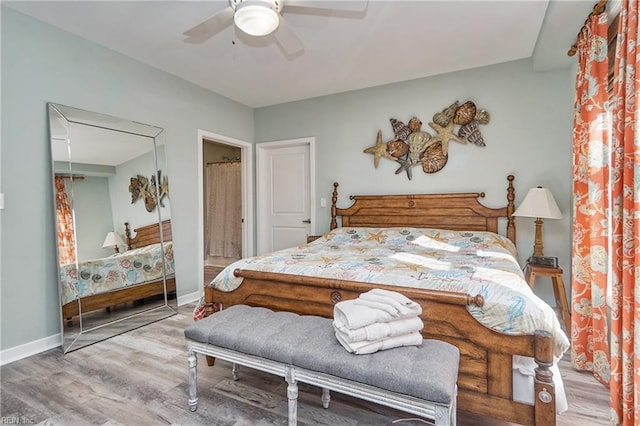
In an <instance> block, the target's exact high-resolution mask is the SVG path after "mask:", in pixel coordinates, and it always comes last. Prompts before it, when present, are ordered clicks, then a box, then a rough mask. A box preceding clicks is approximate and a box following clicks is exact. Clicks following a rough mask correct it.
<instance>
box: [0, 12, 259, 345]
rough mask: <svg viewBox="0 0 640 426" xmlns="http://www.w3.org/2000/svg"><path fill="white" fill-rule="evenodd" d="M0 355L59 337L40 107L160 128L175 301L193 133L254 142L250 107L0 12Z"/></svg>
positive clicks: (184, 253) (192, 252) (184, 285)
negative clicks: (0, 196)
mask: <svg viewBox="0 0 640 426" xmlns="http://www.w3.org/2000/svg"><path fill="white" fill-rule="evenodd" d="M1 13H2V18H1V19H2V20H1V22H2V26H1V34H0V35H1V42H2V46H1V47H2V77H1V78H2V80H1V83H2V158H1V166H0V167H1V169H0V171H1V178H2V180H1V185H2V187H1V188H0V191H1V192H3V193H4V194H5V201H6V203H5V209H4V210H3V211H2V213H1V215H2V216H1V218H0V220H1V229H2V234H1V238H2V240H1V245H2V259H1V265H2V271H1V273H0V278H1V283H0V292H1V294H0V299H1V302H0V309H1V310H0V323H1V330H0V331H1V340H0V349H2V350H4V349H7V348H12V347H15V346H17V345H21V344H24V343H27V342H32V341H35V340H38V339H41V338H45V337H48V336H52V335H54V334H56V333H58V332H59V331H60V313H59V303H58V293H57V281H56V264H55V242H54V227H53V224H54V219H53V212H52V210H53V207H52V205H53V201H52V185H51V159H50V154H49V141H48V130H47V129H48V123H47V105H46V104H47V102H55V103H60V104H63V105H68V106H72V107H75V108H81V109H86V110H89V111H94V112H99V113H103V114H109V115H113V116H116V117H122V118H128V119H130V120H135V121H139V122H141V123H147V124H151V125H155V126H158V127H163V128H164V129H165V132H166V150H167V152H166V154H167V158H168V166H167V169H166V170H163V172H165V173H166V174H167V175H168V176H169V180H170V184H171V216H172V223H173V235H174V244H175V256H176V281H177V286H178V295H185V294H190V293H192V292H196V291H198V290H199V289H198V288H197V282H198V279H197V277H198V274H199V271H198V270H197V246H198V244H199V243H198V241H197V226H196V209H195V208H194V206H196V205H197V202H198V193H197V192H198V190H197V175H196V174H197V167H196V164H197V160H198V159H197V150H196V146H197V145H196V141H197V130H198V129H203V130H207V131H210V132H214V133H218V134H222V135H226V136H229V137H232V138H236V139H239V140H243V141H248V142H251V141H253V110H252V109H251V108H249V107H246V106H244V105H241V104H238V103H236V102H233V101H231V100H229V99H227V98H224V97H222V96H219V95H217V94H214V93H212V92H209V91H206V90H203V89H202V88H200V87H198V86H195V85H193V84H190V83H187V82H185V81H183V80H181V79H178V78H176V77H174V76H172V75H169V74H167V73H164V72H161V71H158V70H156V69H153V68H151V67H149V66H146V65H144V64H141V63H140V62H137V61H135V60H133V59H131V58H128V57H125V56H123V55H121V54H118V53H116V52H113V51H111V50H109V49H106V48H104V47H101V46H98V45H96V44H94V43H91V42H89V41H86V40H83V39H81V38H79V37H76V36H74V35H72V34H69V33H66V32H63V31H61V30H58V29H56V28H54V27H51V26H49V25H46V24H43V23H41V22H39V21H36V20H34V19H32V18H29V17H27V16H25V15H22V14H19V13H17V12H15V11H13V10H11V9H8V8H5V7H2V12H1Z"/></svg>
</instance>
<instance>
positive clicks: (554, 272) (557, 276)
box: [525, 264, 571, 335]
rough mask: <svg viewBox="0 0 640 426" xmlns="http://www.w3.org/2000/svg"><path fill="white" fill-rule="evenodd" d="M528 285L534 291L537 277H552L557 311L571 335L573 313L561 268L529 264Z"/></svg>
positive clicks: (527, 270)
mask: <svg viewBox="0 0 640 426" xmlns="http://www.w3.org/2000/svg"><path fill="white" fill-rule="evenodd" d="M525 276H526V279H527V283H529V287H531V289H532V290H533V289H534V288H535V286H536V277H538V276H541V277H550V278H551V283H552V284H553V294H554V296H555V298H556V310H557V311H558V313H560V314H561V315H562V319H561V321H563V322H564V327H565V331H566V332H567V334H569V335H570V334H571V313H570V311H569V304H568V303H567V293H566V292H565V289H564V281H563V280H562V269H561V268H549V267H546V266H540V265H532V264H527V267H526V273H525Z"/></svg>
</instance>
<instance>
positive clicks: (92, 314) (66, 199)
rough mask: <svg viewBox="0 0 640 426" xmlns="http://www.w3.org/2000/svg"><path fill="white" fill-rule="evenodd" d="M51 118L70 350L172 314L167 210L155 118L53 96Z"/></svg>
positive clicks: (65, 326)
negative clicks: (135, 187)
mask: <svg viewBox="0 0 640 426" xmlns="http://www.w3.org/2000/svg"><path fill="white" fill-rule="evenodd" d="M49 123H50V133H51V150H52V151H51V152H52V160H53V171H54V179H53V180H54V193H55V213H56V215H55V218H56V228H57V231H58V232H57V238H56V241H57V253H58V260H59V262H58V264H59V265H60V266H59V276H58V280H57V282H58V285H59V292H60V302H61V320H62V323H61V326H62V347H63V351H64V352H68V351H70V350H75V349H79V348H81V347H83V346H86V345H88V344H92V343H95V342H97V341H100V340H104V339H106V338H109V337H111V336H114V335H117V334H120V333H123V332H126V331H129V330H132V329H134V328H138V327H141V326H143V325H146V324H148V323H150V322H153V321H157V320H159V319H162V318H166V317H167V316H170V315H173V314H175V312H176V306H177V299H176V297H175V292H176V290H175V289H176V285H175V278H174V270H175V264H174V257H173V242H172V233H171V220H170V217H171V212H170V206H169V200H168V197H160V191H159V189H160V184H161V183H162V180H161V179H162V177H161V173H162V172H163V171H164V169H165V164H166V162H165V155H164V132H163V130H162V129H161V128H158V127H155V126H149V125H145V124H141V123H137V122H132V121H128V120H123V119H119V118H115V117H110V116H105V115H102V114H97V113H93V112H89V111H84V110H78V109H75V108H70V107H66V106H62V105H57V104H49ZM132 177H136V178H144V179H147V181H146V182H147V185H145V186H144V187H143V188H141V189H140V192H141V195H142V196H140V197H138V198H140V199H136V198H134V192H133V191H131V185H132V183H133V182H132ZM153 182H155V185H152V184H151V183H153ZM167 185H168V184H167ZM165 188H166V186H165ZM136 195H140V194H136Z"/></svg>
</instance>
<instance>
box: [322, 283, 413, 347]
mask: <svg viewBox="0 0 640 426" xmlns="http://www.w3.org/2000/svg"><path fill="white" fill-rule="evenodd" d="M421 313H422V307H421V306H420V305H419V304H417V303H416V302H414V301H412V300H411V299H409V298H407V297H406V296H404V295H402V294H400V293H396V292H394V291H388V290H383V289H379V288H377V289H373V290H370V291H368V292H366V293H363V294H361V295H360V296H359V297H358V298H357V299H355V300H346V301H344V302H339V303H336V305H335V306H334V310H333V318H334V320H333V328H334V330H335V334H336V338H337V339H338V341H339V342H340V344H341V345H342V346H344V348H345V349H346V350H348V351H349V352H351V353H354V354H358V355H363V354H371V353H374V352H376V351H379V350H382V349H390V348H397V347H400V346H417V345H420V344H422V334H421V333H420V330H422V327H423V326H424V324H423V322H422V320H421V319H420V318H419V317H418V316H419V315H420V314H421Z"/></svg>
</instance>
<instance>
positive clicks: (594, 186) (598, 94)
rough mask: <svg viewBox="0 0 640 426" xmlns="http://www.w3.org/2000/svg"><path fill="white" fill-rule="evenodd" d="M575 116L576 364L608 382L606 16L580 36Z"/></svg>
mask: <svg viewBox="0 0 640 426" xmlns="http://www.w3.org/2000/svg"><path fill="white" fill-rule="evenodd" d="M577 47H578V50H577V53H578V73H577V77H576V98H575V110H574V117H573V217H574V220H573V259H572V282H571V288H572V300H571V304H572V316H571V323H572V324H571V360H572V362H573V365H574V366H575V367H576V368H578V369H582V370H589V371H593V373H594V375H595V376H596V377H597V378H598V380H600V381H601V382H602V383H604V384H608V383H609V375H610V370H609V346H608V341H607V340H608V328H607V305H606V295H607V280H608V276H607V275H608V274H607V271H608V269H609V267H608V266H609V256H608V229H609V222H608V220H609V219H608V211H609V193H608V191H609V158H610V155H609V152H610V149H609V148H610V147H609V134H608V117H607V114H608V111H607V100H608V93H607V71H608V61H607V15H606V13H602V14H600V15H594V16H591V17H590V18H589V20H588V22H587V23H586V24H585V26H584V28H583V30H582V31H581V33H580V34H579V36H578V43H577Z"/></svg>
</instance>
